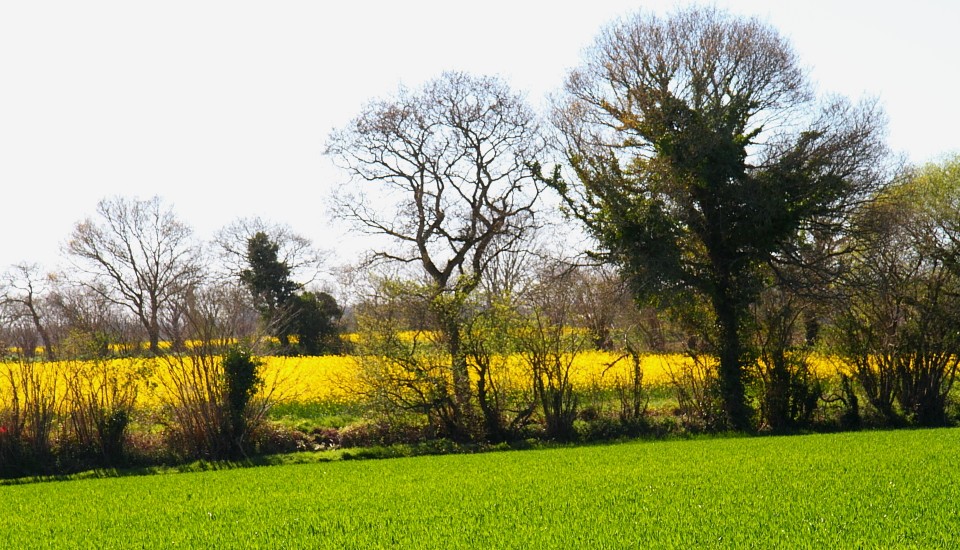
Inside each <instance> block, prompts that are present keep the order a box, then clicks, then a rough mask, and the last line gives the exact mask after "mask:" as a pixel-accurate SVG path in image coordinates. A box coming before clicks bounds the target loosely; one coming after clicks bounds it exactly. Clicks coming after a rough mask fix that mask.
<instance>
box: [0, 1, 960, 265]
mask: <svg viewBox="0 0 960 550" xmlns="http://www.w3.org/2000/svg"><path fill="white" fill-rule="evenodd" d="M714 4H715V5H717V6H719V7H721V8H726V9H728V10H730V11H732V12H734V13H737V14H744V15H756V16H759V17H760V18H762V19H764V20H766V21H768V22H769V23H771V24H772V25H773V26H775V27H776V28H778V29H779V30H780V31H781V32H782V33H783V34H784V35H786V36H787V37H788V38H790V39H791V40H792V42H793V45H794V47H795V49H796V51H797V52H798V54H799V57H800V59H801V61H802V63H803V64H804V65H806V66H807V67H808V68H809V70H810V75H811V77H812V79H813V80H814V82H816V83H817V85H818V89H819V91H821V92H824V93H826V92H832V93H839V94H843V95H847V96H850V97H853V98H860V97H862V96H865V95H866V96H875V97H878V98H879V100H880V101H881V103H882V104H883V105H884V107H885V109H886V112H887V116H888V118H889V143H890V145H891V147H892V148H893V149H894V150H896V151H899V152H902V153H903V154H905V155H906V156H907V158H908V159H909V160H910V161H912V162H914V163H922V162H926V161H929V160H935V159H937V158H939V157H940V156H942V155H943V154H945V153H948V152H960V104H958V101H957V98H958V96H960V37H958V29H957V24H958V22H960V2H955V1H953V0H940V1H932V0H928V1H921V0H911V1H909V2H904V1H900V2H884V1H850V0H846V1H843V2H841V1H838V0H806V1H803V2H799V1H797V2H793V1H791V2H786V1H783V2H772V1H761V0H756V1H751V0H729V1H717V2H714ZM674 5H676V2H661V1H642V2H641V1H633V2H627V1H620V0H590V1H587V2H570V3H569V6H572V7H567V6H566V5H565V3H563V2H551V1H524V0H509V1H501V0H487V1H482V2H456V1H452V0H448V1H437V2H424V1H410V0H408V1H383V2H365V1H363V0H353V1H350V2H347V1H343V2H329V3H328V2H319V1H311V2H306V1H304V2H286V1H273V2H265V1H264V2H244V1H231V2H208V1H203V0H189V1H179V0H165V1H163V2H157V1H155V2H145V1H143V2H141V1H133V0H122V1H115V2H105V1H98V0H87V1H83V2H76V1H69V2H68V1H63V2H48V1H43V0H30V1H14V0H9V1H0V186H2V190H3V193H2V202H0V204H2V210H0V236H2V241H0V243H2V244H0V268H2V267H4V266H7V265H9V264H12V263H15V262H21V261H31V262H40V263H42V264H45V265H46V266H48V267H53V265H54V264H55V263H56V262H57V261H58V258H59V252H58V251H59V247H60V245H61V243H63V242H64V241H65V240H66V238H67V236H68V235H69V233H70V230H71V227H72V226H73V224H75V223H76V222H77V221H78V220H80V219H82V218H84V217H86V216H88V215H90V214H92V213H93V212H94V208H95V206H96V203H97V201H99V200H100V199H101V198H103V197H106V196H112V195H117V194H121V195H127V196H134V197H140V198H147V197H150V196H153V195H160V196H161V197H162V198H164V199H165V200H166V201H167V202H169V203H171V204H173V206H174V208H175V210H176V212H177V213H178V215H179V216H180V217H181V218H182V219H183V220H184V221H186V222H187V223H189V224H190V225H191V226H192V227H193V228H194V229H195V230H196V232H197V234H198V236H199V237H201V238H207V237H209V236H210V235H212V234H213V232H214V231H216V230H217V229H218V228H220V227H222V226H224V225H226V224H228V223H229V222H231V221H232V220H235V219H237V218H238V217H250V216H260V217H263V218H265V219H267V220H272V221H276V222H284V223H287V224H289V225H290V226H292V227H293V228H294V230H296V231H297V232H299V233H301V234H304V235H306V236H308V237H310V238H312V239H313V240H314V241H315V243H316V244H317V245H319V246H320V247H323V248H331V249H339V250H340V251H341V253H340V255H339V258H338V259H337V261H338V262H350V261H351V260H352V259H353V256H354V255H356V253H357V252H358V249H359V247H362V246H363V241H361V240H358V239H356V238H349V237H346V236H345V235H344V232H343V231H341V230H340V229H338V228H337V227H336V226H335V225H334V224H332V223H330V220H329V219H328V213H327V209H326V202H327V201H326V198H327V197H328V196H329V194H330V193H331V190H332V189H333V188H334V185H335V184H336V183H338V182H339V181H342V180H343V175H342V174H340V173H338V172H337V170H336V169H334V168H333V167H332V165H331V163H330V161H329V159H327V158H325V157H324V156H323V149H324V142H325V140H326V137H327V136H328V134H329V133H330V131H331V130H332V129H333V128H335V127H339V126H342V125H344V124H345V123H346V122H347V121H348V120H349V119H350V118H352V117H353V116H354V115H355V114H356V113H357V112H358V111H359V109H360V108H361V107H362V105H363V104H364V102H366V101H367V100H369V99H371V98H374V97H378V96H383V95H385V94H389V93H391V92H392V91H394V90H395V89H396V88H397V86H398V85H399V84H401V83H403V84H405V85H408V86H416V85H418V84H420V83H422V82H423V81H425V80H427V79H429V78H431V77H434V76H436V75H438V74H439V73H440V72H442V71H444V70H450V69H456V70H465V71H469V72H473V73H478V74H500V75H502V76H503V77H505V78H506V79H507V80H508V82H510V84H511V85H513V86H514V87H515V88H516V89H518V90H521V91H523V92H525V93H526V94H527V97H528V99H529V100H530V102H531V103H532V104H533V105H535V106H538V107H540V106H542V105H543V103H544V98H545V96H546V95H547V94H548V93H550V92H551V91H553V90H556V89H557V88H559V86H560V84H561V82H562V80H563V78H564V75H565V73H566V71H567V70H568V69H569V68H571V67H573V66H575V65H577V64H578V62H579V59H580V52H581V50H582V49H583V48H584V47H585V46H587V45H589V44H590V43H591V42H592V40H593V37H594V36H595V35H596V34H597V32H598V31H599V29H600V28H601V26H602V25H603V24H605V23H607V22H609V21H610V20H611V19H613V18H615V17H617V16H620V15H624V14H629V13H632V12H633V11H634V10H635V9H637V8H639V7H643V8H644V9H650V10H654V11H657V12H664V11H667V10H669V9H671V7H673V6H674Z"/></svg>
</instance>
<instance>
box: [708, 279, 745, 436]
mask: <svg viewBox="0 0 960 550" xmlns="http://www.w3.org/2000/svg"><path fill="white" fill-rule="evenodd" d="M732 302H733V300H732V299H730V298H729V297H726V296H718V297H717V298H716V301H715V307H716V313H717V325H718V328H719V329H720V370H719V377H720V399H721V401H722V406H723V412H724V414H725V416H726V417H727V422H728V424H729V425H730V428H732V429H734V430H737V431H750V430H751V429H752V425H751V422H750V416H751V414H750V412H751V411H750V407H749V406H747V397H746V389H745V386H744V383H743V362H742V360H741V355H742V346H741V342H740V314H739V313H740V312H739V311H738V309H737V307H736V305H735V304H733V303H732Z"/></svg>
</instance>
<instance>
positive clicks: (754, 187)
mask: <svg viewBox="0 0 960 550" xmlns="http://www.w3.org/2000/svg"><path fill="white" fill-rule="evenodd" d="M555 120H556V122H557V124H558V127H559V128H560V130H561V134H562V135H563V136H564V138H565V141H564V146H565V153H566V158H567V161H568V163H567V164H568V166H569V168H570V169H571V173H572V175H565V174H563V173H562V172H561V171H559V170H558V171H557V172H556V173H555V174H554V175H553V178H552V179H551V182H552V184H553V185H554V186H555V187H556V188H557V189H558V190H559V191H560V193H561V195H562V196H563V197H564V199H565V201H566V203H567V206H568V207H569V209H570V211H571V212H573V213H574V214H575V215H576V216H578V217H579V218H580V219H581V220H583V221H584V222H586V224H587V226H588V227H589V228H590V230H591V231H592V232H593V234H594V235H595V236H596V238H597V239H598V241H599V243H600V245H601V248H602V250H601V251H600V252H601V253H603V254H605V255H606V257H607V258H608V259H610V260H611V261H613V262H616V263H617V264H618V265H619V266H621V268H622V269H623V271H624V272H625V274H626V275H627V276H628V277H629V278H630V280H631V281H632V282H633V285H634V289H635V290H636V293H637V296H638V298H640V299H643V300H651V299H655V300H661V301H666V300H683V301H687V302H689V300H691V299H694V300H698V301H703V302H705V303H706V304H708V305H709V306H710V307H709V308H708V309H709V310H710V311H711V312H712V318H711V319H709V320H707V321H709V322H708V323H707V326H711V327H712V328H711V329H710V331H709V332H710V334H709V336H710V338H709V339H710V340H711V341H712V342H713V343H714V345H715V350H716V352H717V355H718V357H719V382H720V391H721V395H722V401H723V407H724V411H725V413H726V416H727V420H728V422H729V424H730V426H731V427H733V428H735V429H749V428H750V426H751V409H750V406H749V405H748V403H747V400H746V395H745V383H744V378H745V370H746V366H747V365H748V364H749V361H750V360H751V358H750V354H749V353H748V346H747V345H746V341H747V338H746V337H747V335H746V331H747V327H746V325H747V319H748V312H749V307H750V305H751V304H753V303H754V302H755V301H756V300H757V299H758V296H759V293H760V291H761V290H762V289H763V288H764V287H765V286H766V285H767V284H768V283H769V281H770V277H771V274H772V273H776V269H777V267H778V266H782V265H783V264H784V263H797V262H799V261H801V260H803V261H804V262H807V263H811V262H814V261H816V260H822V259H824V258H825V257H826V255H824V254H819V255H818V254H814V252H816V251H823V250H826V249H828V248H829V247H825V246H824V243H825V242H835V237H836V235H837V234H838V232H840V231H842V230H843V228H844V227H845V220H846V219H847V213H848V212H849V211H850V209H851V207H853V206H854V205H856V204H857V203H858V202H860V201H862V200H863V199H864V198H865V197H867V196H869V195H870V193H871V192H872V190H873V189H874V188H875V186H876V185H877V182H878V181H880V179H879V177H878V167H880V166H881V165H882V164H881V162H880V159H881V157H882V156H883V155H884V153H885V148H884V146H883V143H882V140H881V137H882V131H881V130H882V127H883V118H882V113H880V112H879V110H878V109H877V108H876V106H875V105H874V104H871V103H863V104H860V105H852V104H851V103H849V102H848V101H846V100H843V99H831V100H829V101H825V102H818V101H817V100H816V98H815V97H814V94H813V92H812V90H811V86H810V84H809V82H808V79H807V77H806V75H805V73H804V71H803V70H802V69H801V67H800V65H799V62H798V60H797V57H796V55H795V54H794V52H793V50H792V48H791V46H790V45H789V43H788V42H787V41H786V40H785V39H784V38H783V37H782V36H780V35H779V33H778V32H777V31H776V30H775V29H773V28H771V27H770V26H768V25H766V24H764V23H763V22H761V21H758V20H756V19H747V18H741V17H735V16H732V15H729V14H727V13H725V12H722V11H719V10H716V9H713V8H688V9H683V10H680V11H676V12H674V13H671V14H669V15H667V16H665V17H661V16H657V15H654V14H651V13H640V14H638V15H636V16H634V17H631V18H627V19H623V20H619V21H616V22H614V23H613V24H611V25H609V26H608V27H606V28H605V29H604V30H603V31H602V33H601V34H600V35H599V37H598V38H597V40H596V42H595V44H594V45H593V46H592V48H590V49H589V50H588V51H587V53H586V54H585V59H584V61H583V64H582V65H581V66H580V67H579V68H577V69H575V70H573V71H572V72H571V73H570V75H569V78H568V79H567V81H566V86H565V91H564V94H563V95H562V96H561V98H559V101H558V103H557V108H556V111H555ZM564 176H566V177H564ZM832 250H835V249H832ZM821 265H825V264H823V263H822V262H821ZM674 303H675V302H674Z"/></svg>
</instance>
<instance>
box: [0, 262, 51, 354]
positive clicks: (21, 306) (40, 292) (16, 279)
mask: <svg viewBox="0 0 960 550" xmlns="http://www.w3.org/2000/svg"><path fill="white" fill-rule="evenodd" d="M48 280H49V276H46V275H44V274H42V273H41V270H40V266H39V265H37V264H30V263H20V264H16V265H14V266H12V267H11V268H10V269H9V270H8V271H7V272H6V274H5V277H4V280H3V282H2V284H3V291H2V294H3V295H2V297H0V300H2V303H3V305H4V306H6V307H7V310H8V311H7V312H8V314H9V315H10V316H12V317H15V318H20V319H28V320H29V323H30V325H31V327H32V329H33V330H34V331H36V334H37V335H38V336H39V337H40V341H41V342H42V343H43V349H44V353H45V355H46V357H47V359H48V360H50V361H53V360H54V359H55V358H56V353H55V351H54V349H53V340H52V338H51V337H50V332H49V331H48V330H47V312H46V308H45V305H46V304H45V299H46V297H47V294H48V290H49V289H48V288H47V286H46V283H47V282H48ZM23 351H24V353H26V354H27V355H32V352H33V350H29V352H28V350H23Z"/></svg>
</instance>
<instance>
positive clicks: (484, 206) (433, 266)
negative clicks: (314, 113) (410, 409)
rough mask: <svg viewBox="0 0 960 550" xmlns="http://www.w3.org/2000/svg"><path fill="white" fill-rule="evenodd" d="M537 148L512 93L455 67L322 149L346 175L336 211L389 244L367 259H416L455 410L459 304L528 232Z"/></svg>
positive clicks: (460, 392)
mask: <svg viewBox="0 0 960 550" xmlns="http://www.w3.org/2000/svg"><path fill="white" fill-rule="evenodd" d="M542 151H543V141H542V139H541V137H540V135H539V126H538V123H537V121H536V118H535V116H534V114H533V113H532V111H531V110H530V109H529V108H528V107H527V106H526V105H525V104H524V102H523V100H522V98H521V97H519V96H518V95H517V94H515V93H513V92H512V91H511V90H510V89H509V88H508V87H507V86H506V85H505V84H504V83H503V82H502V81H501V80H499V79H497V78H492V77H475V76H470V75H467V74H463V73H445V74H443V75H441V76H440V77H439V78H437V79H435V80H433V81H431V82H429V83H427V84H426V85H425V86H424V87H423V88H420V89H418V90H413V91H411V90H407V89H404V88H401V89H400V91H399V92H398V93H397V94H396V95H395V96H394V97H392V98H389V99H382V100H377V101H374V102H372V103H370V104H368V105H367V106H366V107H365V108H364V109H363V111H362V112H361V113H360V115H359V116H357V118H355V119H354V120H353V121H352V122H351V123H350V124H349V125H347V126H346V127H345V128H343V129H341V130H339V131H336V132H334V133H333V134H332V135H331V137H330V141H329V145H328V149H327V153H328V154H330V155H332V156H333V157H334V158H335V159H336V161H337V162H338V163H339V164H340V165H341V166H342V167H343V168H344V169H345V170H346V171H347V172H348V173H349V174H350V175H351V176H352V178H351V179H352V180H353V181H351V183H350V184H349V185H345V186H344V187H343V189H342V191H341V192H340V193H339V194H338V195H337V196H336V197H335V198H334V200H335V203H336V205H335V213H336V215H337V216H338V217H340V218H341V219H344V220H347V221H350V222H352V223H353V224H354V225H355V227H356V228H357V229H359V230H360V231H363V232H366V233H369V234H374V235H380V236H383V237H386V238H387V239H388V240H389V241H391V244H390V246H388V247H383V248H381V249H379V250H377V251H376V252H375V253H374V255H373V260H379V261H392V262H400V263H403V264H412V265H418V266H420V267H422V269H423V270H424V271H425V272H426V274H427V275H428V276H429V278H430V280H431V281H432V283H433V285H434V291H435V293H436V299H435V300H434V304H435V313H436V314H437V317H438V323H439V326H440V330H441V331H442V333H443V334H444V336H445V340H446V346H447V350H448V351H449V353H450V355H451V356H452V373H453V379H454V386H455V392H456V401H457V404H458V406H459V407H461V408H467V406H468V402H469V379H468V376H467V366H466V360H465V358H464V354H463V352H462V350H461V329H462V322H461V319H460V315H461V307H460V306H461V305H462V303H463V300H464V299H465V297H466V296H467V295H469V294H470V293H471V292H472V291H473V290H474V289H475V288H476V287H477V285H478V284H479V281H480V279H481V278H482V276H483V274H484V273H485V271H486V270H487V269H488V266H489V265H490V264H491V262H492V261H493V260H494V259H495V258H497V257H498V256H499V255H500V254H502V253H504V252H505V251H507V250H513V249H516V248H517V247H518V245H519V244H520V243H521V242H523V241H524V239H526V238H527V237H528V236H529V235H530V234H531V232H532V231H533V229H534V206H535V204H536V201H537V199H538V197H539V195H540V192H541V189H542V188H541V186H540V184H539V183H538V182H537V181H536V180H535V179H534V178H533V177H532V171H531V169H530V165H531V163H532V162H534V161H536V159H537V156H538V155H540V154H541V152H542ZM357 180H359V182H360V184H359V185H357V183H356V181H357ZM371 184H375V185H371ZM368 188H369V189H371V190H373V189H375V193H376V195H377V196H378V199H374V198H373V197H372V196H371V195H370V194H368V193H367V189H368ZM380 198H383V199H382V200H381V199H380ZM384 201H389V202H390V204H385V202H384ZM381 205H382V207H381ZM461 412H465V411H461Z"/></svg>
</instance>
